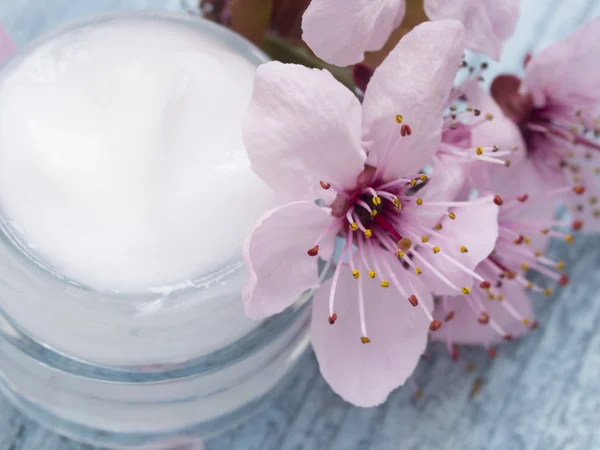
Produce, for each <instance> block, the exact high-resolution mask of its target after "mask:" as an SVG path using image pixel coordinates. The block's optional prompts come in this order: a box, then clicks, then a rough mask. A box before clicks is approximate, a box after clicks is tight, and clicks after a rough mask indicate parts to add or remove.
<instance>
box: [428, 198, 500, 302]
mask: <svg viewBox="0 0 600 450" xmlns="http://www.w3.org/2000/svg"><path fill="white" fill-rule="evenodd" d="M454 212H455V214H456V219H454V220H452V219H450V218H449V217H446V218H445V219H444V220H443V221H442V222H441V223H442V226H443V228H442V230H440V231H439V233H440V234H441V235H443V236H444V239H440V238H436V237H435V235H432V236H431V237H430V242H431V243H432V244H434V245H437V246H438V247H440V250H441V251H440V253H438V254H434V253H433V251H432V250H431V249H430V248H427V247H421V248H420V250H419V253H420V254H421V255H422V256H423V257H424V258H425V259H426V260H427V261H429V263H430V264H431V265H433V266H434V267H435V269H437V270H438V271H439V272H440V273H441V274H442V275H443V276H445V278H446V279H447V280H449V281H450V282H452V284H453V285H454V288H453V287H452V286H450V285H448V283H446V282H444V281H443V280H442V279H441V278H440V277H439V276H438V275H437V274H435V272H434V271H433V270H431V269H429V268H426V267H424V266H421V267H422V270H423V274H422V275H421V276H422V277H423V280H424V282H425V284H427V286H429V288H430V289H431V290H432V292H433V293H434V294H439V295H455V294H456V293H457V289H456V288H458V289H462V288H463V287H466V288H471V286H472V285H473V277H472V276H471V275H470V274H469V273H468V272H466V271H465V270H464V269H461V268H460V267H459V265H458V264H456V262H458V263H460V264H461V265H463V266H464V267H465V268H467V269H468V270H471V271H472V270H474V269H475V267H476V266H477V265H478V264H479V263H480V262H481V261H483V260H484V259H485V258H487V257H488V256H489V254H490V253H491V252H492V250H493V249H494V245H495V244H496V239H497V238H498V207H497V206H496V205H495V204H494V203H493V202H492V198H491V197H484V198H481V199H477V200H476V201H473V202H470V203H469V204H468V206H465V207H461V208H456V209H454ZM462 246H464V247H466V249H467V252H462V251H461V247H462ZM447 256H448V257H449V258H450V259H449V258H447Z"/></svg>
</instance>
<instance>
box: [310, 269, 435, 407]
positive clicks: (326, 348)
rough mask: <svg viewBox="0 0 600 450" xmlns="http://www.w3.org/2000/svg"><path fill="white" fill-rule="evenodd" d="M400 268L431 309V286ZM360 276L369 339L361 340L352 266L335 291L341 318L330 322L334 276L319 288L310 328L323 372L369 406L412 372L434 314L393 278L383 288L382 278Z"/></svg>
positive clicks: (336, 388)
mask: <svg viewBox="0 0 600 450" xmlns="http://www.w3.org/2000/svg"><path fill="white" fill-rule="evenodd" d="M391 262H394V261H391ZM395 263H396V264H397V261H395ZM398 272H399V273H398V276H399V277H400V281H401V282H402V283H403V285H404V287H405V289H406V290H409V289H410V287H409V283H411V284H412V285H413V286H414V288H415V289H416V290H412V291H411V292H413V293H414V294H415V295H416V296H417V297H418V299H419V301H420V302H422V303H423V305H426V306H427V308H429V309H430V310H431V308H432V299H431V295H430V294H429V292H428V291H427V288H426V287H425V286H424V285H423V284H422V283H421V282H420V280H418V279H416V277H415V276H413V275H411V274H409V273H408V272H406V271H404V270H403V269H400V270H399V271H398ZM361 281H362V283H363V288H364V295H365V300H366V301H365V317H366V324H367V332H368V337H369V338H370V339H371V342H370V343H368V344H363V343H362V342H361V340H360V338H361V328H360V316H359V309H358V295H357V292H358V290H357V288H358V282H357V280H355V279H354V278H353V277H352V275H351V273H350V270H349V269H347V268H344V269H343V270H342V273H341V275H340V280H339V284H338V287H337V291H336V301H335V307H334V311H335V312H336V314H337V315H338V319H337V321H336V322H335V324H333V325H330V324H329V322H328V317H329V306H328V303H329V291H330V289H331V283H332V282H331V280H330V281H328V282H327V283H326V284H325V285H323V286H322V287H320V288H319V289H318V290H317V292H316V294H315V297H314V300H313V316H312V325H311V330H312V343H313V348H314V350H315V353H316V355H317V360H318V361H319V367H320V369H321V374H323V377H324V378H325V380H326V381H327V382H328V383H329V385H330V386H331V388H332V389H333V390H334V391H335V392H336V393H337V394H339V395H340V396H341V397H342V398H343V399H345V400H346V401H348V402H350V403H353V404H355V405H357V406H363V407H370V406H376V405H379V404H381V403H383V402H384V401H385V399H386V398H387V396H388V395H389V394H390V392H392V391H393V390H394V389H396V388H397V387H398V386H401V385H402V384H404V382H405V381H406V379H407V378H408V377H409V376H410V375H411V374H412V372H413V371H414V369H415V367H416V365H417V363H418V362H419V359H420V356H421V355H422V354H423V351H424V350H425V346H426V344H427V333H428V326H429V320H428V319H427V318H426V316H425V314H423V312H422V311H421V308H420V307H416V308H415V307H413V306H412V305H411V304H410V303H409V301H408V300H407V299H406V298H402V297H401V296H399V294H398V292H397V291H395V290H394V289H393V288H392V285H391V284H390V287H389V288H388V289H383V288H382V287H381V286H380V284H379V282H378V281H377V280H372V279H369V278H367V277H365V279H364V280H362V279H361Z"/></svg>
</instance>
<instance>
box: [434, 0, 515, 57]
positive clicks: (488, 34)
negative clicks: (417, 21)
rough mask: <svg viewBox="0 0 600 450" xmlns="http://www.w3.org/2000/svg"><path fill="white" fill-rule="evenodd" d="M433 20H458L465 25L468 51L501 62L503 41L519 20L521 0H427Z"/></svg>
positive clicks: (511, 32)
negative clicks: (483, 54)
mask: <svg viewBox="0 0 600 450" xmlns="http://www.w3.org/2000/svg"><path fill="white" fill-rule="evenodd" d="M424 6H425V12H426V13H427V16H428V17H429V18H430V19H431V20H440V19H456V20H459V21H460V22H462V23H463V24H464V26H465V34H466V40H467V48H468V49H470V50H473V51H474V52H477V53H485V54H488V55H489V56H491V57H492V58H494V59H495V60H500V56H501V54H502V47H503V44H504V41H505V40H506V39H507V38H508V37H510V36H511V35H512V34H513V33H514V31H515V27H516V25H517V19H518V18H519V0H425V3H424Z"/></svg>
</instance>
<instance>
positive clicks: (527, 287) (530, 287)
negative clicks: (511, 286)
mask: <svg viewBox="0 0 600 450" xmlns="http://www.w3.org/2000/svg"><path fill="white" fill-rule="evenodd" d="M525 289H533V283H532V282H529V283H527V284H526V285H525Z"/></svg>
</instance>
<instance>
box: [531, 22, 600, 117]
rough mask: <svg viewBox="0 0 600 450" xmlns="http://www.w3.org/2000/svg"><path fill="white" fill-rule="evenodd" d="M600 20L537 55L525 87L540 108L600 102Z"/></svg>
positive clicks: (584, 26)
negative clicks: (557, 104)
mask: <svg viewBox="0 0 600 450" xmlns="http://www.w3.org/2000/svg"><path fill="white" fill-rule="evenodd" d="M599 41H600V17H597V18H595V19H593V20H591V21H590V22H588V23H586V24H585V25H583V26H581V27H579V29H577V30H576V31H575V32H574V33H572V34H571V35H570V36H568V37H567V38H566V39H563V40H562V41H559V42H557V43H556V44H554V45H551V46H550V47H548V48H547V49H545V50H544V51H542V52H540V53H539V54H538V55H535V56H534V57H533V58H532V59H531V61H530V62H529V64H528V65H527V69H526V70H525V76H524V78H523V88H524V89H525V90H527V91H528V92H529V93H531V94H532V95H533V99H534V103H535V105H536V106H537V107H538V108H540V107H543V106H545V105H546V103H548V102H550V101H551V102H553V103H559V104H562V105H569V106H573V107H584V106H587V105H589V104H590V103H596V102H599V101H600V77H598V70H597V68H598V61H599V60H600V46H599V45H597V43H598V42H599Z"/></svg>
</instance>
